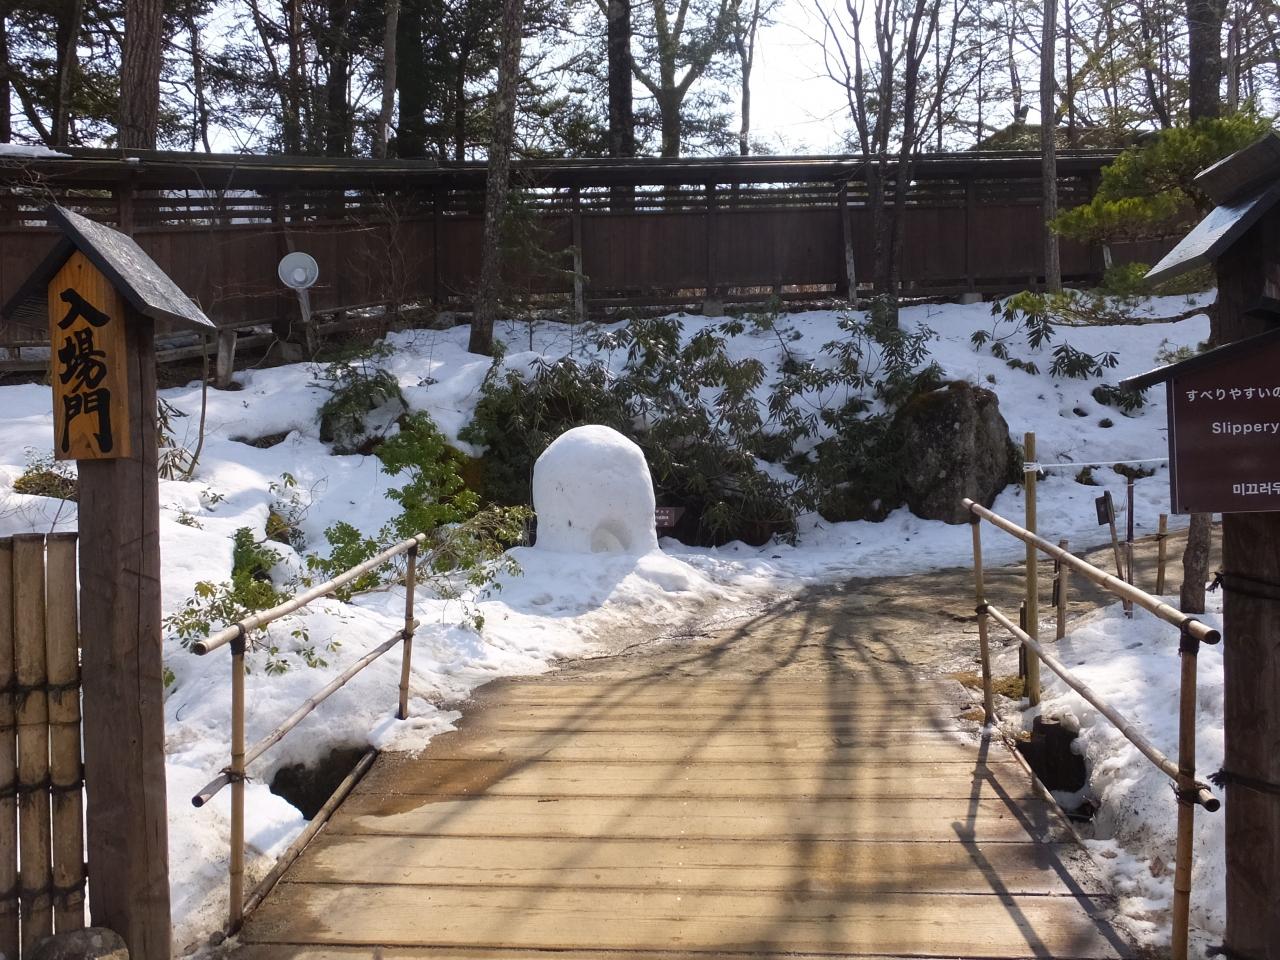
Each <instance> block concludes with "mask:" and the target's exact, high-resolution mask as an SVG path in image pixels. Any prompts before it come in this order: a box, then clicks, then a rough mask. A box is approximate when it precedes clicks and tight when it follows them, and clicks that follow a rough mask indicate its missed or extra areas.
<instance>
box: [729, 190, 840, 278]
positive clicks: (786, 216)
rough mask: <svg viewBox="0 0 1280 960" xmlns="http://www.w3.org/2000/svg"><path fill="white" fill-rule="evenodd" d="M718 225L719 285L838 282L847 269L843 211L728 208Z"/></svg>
mask: <svg viewBox="0 0 1280 960" xmlns="http://www.w3.org/2000/svg"><path fill="white" fill-rule="evenodd" d="M713 222H714V229H713V230H712V250H713V251H714V256H713V275H714V278H715V282H716V283H717V284H719V285H722V286H736V287H773V286H782V285H783V284H794V285H817V284H833V283H835V282H837V280H838V279H839V277H840V275H841V273H842V272H843V270H844V247H843V243H844V240H843V237H842V235H841V232H840V213H839V211H838V210H835V209H828V210H822V209H813V208H808V209H774V210H769V209H764V210H734V209H724V210H717V211H716V214H715V219H714V221H713Z"/></svg>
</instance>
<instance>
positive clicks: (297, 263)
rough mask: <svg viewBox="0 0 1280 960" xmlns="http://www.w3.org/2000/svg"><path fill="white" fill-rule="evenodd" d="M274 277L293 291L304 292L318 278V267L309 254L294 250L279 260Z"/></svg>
mask: <svg viewBox="0 0 1280 960" xmlns="http://www.w3.org/2000/svg"><path fill="white" fill-rule="evenodd" d="M276 275H277V276H278V277H279V278H280V282H281V283H283V284H284V285H285V286H286V287H291V288H292V289H294V290H305V289H307V287H310V286H311V285H313V284H314V283H315V282H316V280H317V279H318V278H319V276H320V266H319V264H317V263H316V261H315V258H314V257H313V256H311V254H309V253H303V252H302V251H301V250H295V251H294V252H293V253H287V254H285V255H284V256H283V257H281V258H280V265H279V266H278V267H276Z"/></svg>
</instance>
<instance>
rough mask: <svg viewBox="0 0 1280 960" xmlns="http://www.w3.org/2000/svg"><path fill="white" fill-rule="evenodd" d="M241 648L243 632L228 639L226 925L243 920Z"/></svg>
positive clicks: (232, 927)
mask: <svg viewBox="0 0 1280 960" xmlns="http://www.w3.org/2000/svg"><path fill="white" fill-rule="evenodd" d="M244 651H245V634H244V631H243V630H241V631H240V635H239V636H238V637H237V638H236V639H235V640H233V641H232V642H231V766H230V768H229V771H228V772H229V773H230V775H231V860H230V868H229V873H230V877H229V879H230V891H229V903H228V926H229V929H230V932H232V933H235V932H236V931H237V930H239V929H240V924H241V923H242V922H243V920H244Z"/></svg>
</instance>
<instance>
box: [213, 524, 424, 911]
mask: <svg viewBox="0 0 1280 960" xmlns="http://www.w3.org/2000/svg"><path fill="white" fill-rule="evenodd" d="M425 540H426V536H425V535H424V534H421V533H420V534H418V535H417V536H415V537H411V538H409V539H408V540H404V541H402V542H400V543H398V544H396V545H395V546H393V547H390V548H388V549H386V550H384V551H383V552H382V553H380V554H378V555H377V556H375V557H371V558H370V559H368V560H366V561H365V562H364V563H361V564H358V565H357V566H354V567H352V568H351V569H349V570H347V571H345V572H344V573H340V574H339V575H338V576H336V577H334V578H333V579H332V580H327V581H325V582H324V583H321V584H318V585H317V586H314V587H312V588H311V589H309V590H307V591H305V592H303V593H300V594H298V595H297V596H295V597H292V598H290V599H288V600H286V601H285V602H284V603H281V604H279V605H278V606H275V607H272V608H271V609H270V610H263V611H261V612H259V613H255V614H253V615H252V616H249V617H246V618H245V619H243V620H241V621H240V622H238V623H234V624H232V625H231V626H229V627H227V628H226V629H225V630H222V631H220V632H219V633H215V634H214V635H213V636H211V637H209V638H208V639H207V640H203V641H200V642H199V643H196V644H193V645H192V648H191V649H192V651H193V652H195V653H196V654H198V655H200V656H204V655H206V654H208V653H210V652H211V651H213V650H217V649H218V648H220V647H224V646H228V645H229V646H230V648H231V730H230V734H231V762H230V763H229V764H228V765H227V766H226V767H224V768H223V769H222V770H221V771H220V772H219V773H218V775H217V776H215V777H214V778H213V779H212V780H210V781H209V782H208V783H207V784H205V785H204V786H203V787H202V788H201V789H200V791H199V792H198V793H196V794H195V795H194V796H193V797H192V798H191V803H192V805H193V806H195V807H203V806H204V805H205V804H206V803H208V802H209V801H210V800H211V799H212V798H213V797H214V796H215V795H217V794H218V793H219V792H220V791H221V790H222V789H223V788H224V787H227V786H230V787H231V855H230V858H229V869H228V886H229V891H228V893H229V898H228V908H227V932H228V933H235V932H236V931H237V930H239V929H240V926H241V925H242V924H243V922H244V917H245V914H246V913H247V912H249V911H250V910H253V909H254V908H256V907H257V905H258V904H260V903H261V902H262V899H263V898H264V897H265V896H266V895H267V893H268V892H269V891H270V890H271V888H272V887H273V886H274V885H275V884H276V882H277V881H278V880H279V879H280V877H282V876H283V875H284V872H285V870H286V869H288V867H289V864H291V863H292V862H293V861H294V860H295V859H297V857H298V856H299V854H301V853H302V850H303V848H304V847H306V845H307V844H308V843H309V842H310V841H311V838H312V837H314V836H315V835H316V834H317V833H318V832H319V831H320V829H321V827H323V826H324V824H325V822H326V821H327V820H328V818H329V816H330V815H331V814H332V813H333V811H334V810H336V809H337V807H338V804H339V803H341V802H342V800H343V799H344V798H345V797H346V795H347V794H348V793H349V792H350V791H351V788H352V787H353V786H355V784H356V782H357V781H358V780H359V779H360V777H361V776H363V775H364V773H365V771H366V770H368V769H369V766H370V765H371V764H372V763H373V757H374V755H373V753H372V752H370V753H367V754H365V756H364V757H363V758H362V759H361V760H360V762H359V763H358V764H356V767H355V769H354V770H352V772H351V773H350V774H349V775H348V776H347V778H346V779H345V780H343V782H342V783H341V784H340V785H339V786H338V789H337V790H335V791H334V793H333V796H331V797H330V798H329V800H328V802H327V803H325V805H324V806H323V807H322V808H321V810H320V811H319V813H317V814H316V815H315V817H313V818H312V820H311V823H310V824H308V826H307V828H306V829H305V830H303V832H302V833H301V835H299V837H298V838H297V839H296V840H295V841H294V842H293V843H292V844H291V845H290V846H289V848H288V849H287V850H286V851H285V852H284V853H283V854H282V855H281V856H280V858H279V859H278V860H277V861H276V863H275V865H274V866H273V867H272V869H271V870H270V871H269V872H268V873H267V875H266V876H265V877H264V878H263V879H262V880H261V881H260V882H259V883H258V885H257V886H256V887H255V888H254V889H253V890H252V891H250V892H249V895H248V897H247V898H246V896H245V889H244V875H245V862H244V849H245V846H244V845H245V838H244V815H245V806H244V804H245V791H244V785H245V780H246V779H247V777H248V774H247V772H246V768H247V767H248V765H249V764H251V763H253V762H254V761H255V760H257V759H258V758H259V757H260V756H262V754H264V753H265V752H266V751H267V750H269V749H271V748H272V747H273V746H275V745H276V744H277V743H279V742H280V741H281V740H282V739H284V737H285V735H286V734H288V733H289V731H291V730H293V729H294V728H295V727H297V725H298V724H299V723H301V722H302V721H303V720H304V719H305V718H306V717H307V716H309V715H310V714H311V713H312V711H314V710H315V709H316V707H318V706H320V704H321V703H323V702H324V701H325V700H327V699H328V698H329V697H330V696H332V695H333V694H334V693H336V692H337V691H338V690H340V689H341V688H342V687H343V686H345V685H346V684H347V682H348V681H350V680H351V679H352V678H353V677H354V676H355V675H356V674H358V673H359V672H360V671H361V670H363V669H364V668H365V667H367V666H369V664H371V663H373V661H374V660H376V659H378V658H379V657H381V656H382V655H383V654H385V653H386V652H387V651H388V650H390V649H391V648H393V647H395V646H397V645H398V646H400V648H401V658H402V659H401V670H400V684H399V689H398V691H397V694H398V696H397V711H396V712H397V716H398V717H399V718H400V719H401V720H403V719H405V718H407V717H408V714H409V673H410V658H411V657H412V654H413V635H414V633H415V631H416V630H417V628H418V625H419V624H418V621H417V620H416V619H415V618H414V616H413V609H414V594H415V588H416V586H417V579H418V577H417V570H418V549H419V547H420V546H421V545H422V544H423V542H424V541H425ZM399 557H404V558H405V563H406V570H405V578H404V583H405V603H404V626H403V627H402V628H401V629H400V630H397V631H396V632H395V634H393V635H392V636H391V637H390V638H388V639H387V640H384V641H383V642H382V643H380V644H378V645H377V646H376V647H373V648H372V649H370V650H369V651H367V652H366V653H365V654H364V656H362V657H360V658H359V659H358V660H356V661H355V662H354V663H352V664H351V665H350V666H349V667H347V669H346V670H344V671H343V672H342V673H341V674H339V675H338V676H336V677H334V678H333V680H331V681H330V682H329V683H327V684H326V685H325V686H324V687H322V688H321V689H320V690H318V691H316V692H315V693H314V694H312V695H311V696H310V697H308V698H307V699H306V700H304V701H303V702H302V705H301V706H299V707H298V709H297V710H295V711H294V712H293V713H292V714H290V715H289V717H287V718H286V719H285V720H284V722H282V723H281V724H280V725H279V726H278V727H276V728H275V729H274V730H272V731H271V732H270V733H268V734H267V735H266V736H265V737H263V738H262V739H261V740H259V741H258V742H257V743H255V744H254V745H253V746H252V747H246V745H245V689H244V677H245V663H244V658H245V653H246V651H247V646H248V642H247V638H248V636H249V634H250V633H251V632H252V631H254V630H257V629H260V628H262V627H265V626H267V625H269V624H271V623H273V622H274V621H276V620H279V619H280V618H281V617H284V616H287V615H288V614H290V613H293V612H294V611H297V610H300V609H302V608H303V607H305V606H306V605H307V604H309V603H311V602H312V601H314V600H318V599H320V598H321V597H327V596H331V595H332V594H334V593H335V592H336V591H338V590H340V589H342V587H344V586H346V585H347V584H349V583H353V582H355V581H356V580H357V579H359V578H360V577H362V576H364V575H365V574H367V573H369V572H371V571H373V570H376V569H378V568H379V567H381V566H383V565H384V564H387V563H390V562H392V561H393V560H396V559H397V558H399Z"/></svg>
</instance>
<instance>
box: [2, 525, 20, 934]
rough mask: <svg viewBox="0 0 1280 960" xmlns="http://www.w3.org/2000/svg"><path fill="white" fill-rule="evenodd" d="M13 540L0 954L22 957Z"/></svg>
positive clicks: (6, 549) (6, 611) (5, 588)
mask: <svg viewBox="0 0 1280 960" xmlns="http://www.w3.org/2000/svg"><path fill="white" fill-rule="evenodd" d="M15 666H16V665H15V662H14V647H13V541H12V540H10V539H5V540H0V954H4V955H5V956H6V957H12V958H16V957H17V956H18V800H17V787H18V742H17V739H16V736H17V729H16V726H15V721H16V719H17V718H16V714H15V710H16V708H17V694H16V691H15V690H14V685H15V683H16V681H17V676H16V674H15Z"/></svg>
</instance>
